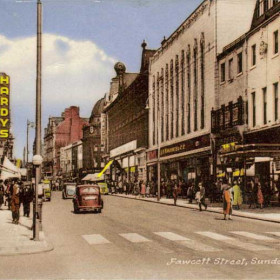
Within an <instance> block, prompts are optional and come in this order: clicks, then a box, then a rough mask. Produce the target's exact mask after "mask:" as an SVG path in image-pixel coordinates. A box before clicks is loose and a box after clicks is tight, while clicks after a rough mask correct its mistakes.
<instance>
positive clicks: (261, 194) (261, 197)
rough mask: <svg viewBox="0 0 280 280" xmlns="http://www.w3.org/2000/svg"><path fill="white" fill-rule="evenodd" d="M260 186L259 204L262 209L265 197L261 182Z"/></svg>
mask: <svg viewBox="0 0 280 280" xmlns="http://www.w3.org/2000/svg"><path fill="white" fill-rule="evenodd" d="M257 186H258V193H257V195H258V204H259V205H260V208H261V209H262V208H263V202H264V199H263V193H262V187H261V184H260V183H258V184H257Z"/></svg>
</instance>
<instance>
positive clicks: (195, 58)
mask: <svg viewBox="0 0 280 280" xmlns="http://www.w3.org/2000/svg"><path fill="white" fill-rule="evenodd" d="M193 75H194V77H193V78H194V96H193V97H194V99H193V110H194V131H196V130H197V90H198V85H197V48H195V49H194V53H193Z"/></svg>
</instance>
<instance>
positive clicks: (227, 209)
mask: <svg viewBox="0 0 280 280" xmlns="http://www.w3.org/2000/svg"><path fill="white" fill-rule="evenodd" d="M230 189H231V186H230V185H229V184H228V180H227V179H226V178H225V179H224V183H223V185H222V191H223V213H224V220H226V218H227V215H229V218H228V219H229V220H232V218H231V215H232V201H231V192H230Z"/></svg>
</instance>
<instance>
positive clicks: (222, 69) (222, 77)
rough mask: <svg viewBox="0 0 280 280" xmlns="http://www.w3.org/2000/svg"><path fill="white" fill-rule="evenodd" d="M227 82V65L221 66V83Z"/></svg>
mask: <svg viewBox="0 0 280 280" xmlns="http://www.w3.org/2000/svg"><path fill="white" fill-rule="evenodd" d="M225 80H226V65H225V63H222V64H221V83H223V82H225Z"/></svg>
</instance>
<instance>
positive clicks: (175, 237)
mask: <svg viewBox="0 0 280 280" xmlns="http://www.w3.org/2000/svg"><path fill="white" fill-rule="evenodd" d="M154 234H156V235H159V236H161V237H163V238H166V239H168V240H171V241H183V240H190V239H189V238H186V237H184V236H181V235H179V234H176V233H173V232H154Z"/></svg>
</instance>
